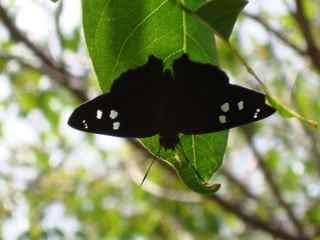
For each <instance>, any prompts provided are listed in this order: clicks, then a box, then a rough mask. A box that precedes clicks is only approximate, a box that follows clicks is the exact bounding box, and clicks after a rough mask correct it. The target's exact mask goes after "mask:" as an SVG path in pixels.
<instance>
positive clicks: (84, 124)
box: [82, 120, 89, 129]
mask: <svg viewBox="0 0 320 240" xmlns="http://www.w3.org/2000/svg"><path fill="white" fill-rule="evenodd" d="M82 124H83V126H84V128H85V129H88V128H89V127H88V124H87V122H86V120H82Z"/></svg>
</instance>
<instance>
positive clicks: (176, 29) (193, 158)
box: [82, 0, 233, 193]
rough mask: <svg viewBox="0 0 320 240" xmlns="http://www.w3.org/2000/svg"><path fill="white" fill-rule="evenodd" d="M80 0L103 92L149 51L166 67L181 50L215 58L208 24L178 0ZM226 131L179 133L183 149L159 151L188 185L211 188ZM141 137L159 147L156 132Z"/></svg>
mask: <svg viewBox="0 0 320 240" xmlns="http://www.w3.org/2000/svg"><path fill="white" fill-rule="evenodd" d="M204 2H206V1H196V0H186V1H180V3H182V4H184V5H186V6H187V7H188V8H189V9H198V8H199V6H201V4H203V3H204ZM82 4H83V23H84V32H85V37H86V42H87V46H88V50H89V54H90V57H91V59H92V62H93V66H94V69H95V71H96V74H97V77H98V81H99V83H100V86H101V88H102V90H103V91H104V92H107V91H108V90H109V89H110V86H111V84H112V81H113V80H115V79H116V78H117V77H119V75H120V74H121V73H123V72H125V71H127V70H128V69H132V68H136V67H138V66H141V65H143V64H144V63H146V61H147V59H148V56H149V55H150V54H153V55H155V56H157V57H159V58H161V59H163V61H164V63H165V66H166V67H167V68H170V67H171V65H172V61H173V60H174V59H175V58H177V57H179V56H180V55H181V54H182V53H184V52H187V53H188V55H189V57H190V58H191V59H192V60H194V61H198V62H203V63H212V64H217V62H218V60H217V54H216V47H215V40H214V36H213V34H212V33H211V32H210V29H208V28H207V27H206V26H205V25H203V24H202V23H200V22H199V21H196V20H195V19H194V17H193V16H192V15H190V14H188V13H187V12H185V11H183V9H182V8H181V7H180V4H179V2H177V1H174V0H152V1H150V0H135V1H132V0H122V1H118V0H117V1H116V0H90V1H89V0H83V1H82ZM232 27H233V26H230V28H232ZM199 81H201V79H199ZM227 136H228V132H227V131H226V132H223V133H217V134H207V135H201V136H182V137H181V143H182V145H183V151H184V152H185V154H182V151H165V150H161V151H160V154H159V155H160V156H161V157H162V158H163V159H166V160H167V161H169V162H170V163H172V164H173V165H174V166H175V167H176V169H177V171H178V173H179V175H180V176H181V177H182V179H183V180H184V182H185V183H186V184H187V185H188V186H189V187H190V188H192V189H193V190H195V191H197V192H201V193H208V192H212V191H213V190H215V189H216V185H213V186H210V185H209V184H208V182H209V180H210V178H211V176H212V175H213V173H214V172H215V171H216V170H217V169H218V168H219V166H221V163H222V159H223V155H224V151H225V147H226V144H227ZM142 141H143V143H144V144H145V146H146V147H147V148H148V149H150V150H151V151H152V152H153V153H155V154H157V153H158V152H159V149H160V146H159V141H158V137H157V136H156V137H152V138H147V139H143V140H142Z"/></svg>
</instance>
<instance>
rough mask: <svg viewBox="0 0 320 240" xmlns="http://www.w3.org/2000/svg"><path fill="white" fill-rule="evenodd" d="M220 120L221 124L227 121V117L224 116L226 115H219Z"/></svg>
mask: <svg viewBox="0 0 320 240" xmlns="http://www.w3.org/2000/svg"><path fill="white" fill-rule="evenodd" d="M219 122H220V123H221V124H224V123H226V122H227V117H226V116H224V115H220V116H219Z"/></svg>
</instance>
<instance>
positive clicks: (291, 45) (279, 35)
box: [244, 13, 307, 57]
mask: <svg viewBox="0 0 320 240" xmlns="http://www.w3.org/2000/svg"><path fill="white" fill-rule="evenodd" d="M244 15H245V16H246V17H248V18H250V19H252V20H254V21H256V22H258V23H259V24H260V25H262V26H263V27H264V28H265V29H266V30H267V31H268V32H270V33H272V34H273V35H274V36H276V37H277V38H278V39H279V40H280V41H282V43H284V44H285V45H287V46H288V47H289V48H291V49H293V50H294V51H296V52H297V53H298V54H299V55H301V56H303V57H305V56H306V54H307V52H306V51H305V50H304V49H302V48H301V47H300V46H298V45H297V44H295V43H294V42H292V41H291V40H290V39H289V38H287V37H286V36H285V35H284V34H283V33H282V32H281V31H279V30H276V29H275V28H273V27H272V26H271V25H269V23H268V22H267V21H266V20H265V19H263V18H262V17H261V16H258V15H254V14H250V13H244Z"/></svg>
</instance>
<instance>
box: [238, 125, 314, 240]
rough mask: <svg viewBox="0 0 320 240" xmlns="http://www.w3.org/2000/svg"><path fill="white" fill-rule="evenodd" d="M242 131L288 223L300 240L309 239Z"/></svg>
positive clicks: (248, 137)
mask: <svg viewBox="0 0 320 240" xmlns="http://www.w3.org/2000/svg"><path fill="white" fill-rule="evenodd" d="M242 130H243V133H244V136H245V137H246V139H247V141H248V144H249V146H250V149H251V150H252V152H253V154H254V155H255V157H256V159H257V162H258V165H259V167H260V169H261V170H262V173H263V175H264V178H265V180H266V182H267V183H268V185H269V187H270V189H271V191H272V193H273V195H274V196H275V198H276V200H277V201H278V203H279V204H280V205H281V206H282V207H283V208H284V210H285V211H286V213H287V215H288V217H289V219H290V221H291V222H292V224H293V225H294V226H295V228H296V230H297V233H298V234H299V237H300V239H309V238H308V237H307V236H306V234H305V232H304V229H303V226H302V224H301V223H300V221H299V220H298V218H297V217H296V215H295V213H294V212H293V210H292V208H291V206H290V205H289V204H288V203H287V202H286V201H285V200H284V198H283V197H282V194H281V192H280V189H279V188H278V186H277V184H276V181H275V180H274V178H273V174H272V173H271V172H270V170H269V168H268V167H267V165H266V164H265V161H264V159H263V157H262V155H261V154H260V152H259V151H258V149H257V148H256V146H255V144H254V143H253V138H252V134H251V132H250V131H249V130H248V129H247V128H245V127H243V128H242Z"/></svg>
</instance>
